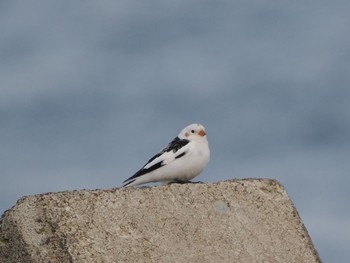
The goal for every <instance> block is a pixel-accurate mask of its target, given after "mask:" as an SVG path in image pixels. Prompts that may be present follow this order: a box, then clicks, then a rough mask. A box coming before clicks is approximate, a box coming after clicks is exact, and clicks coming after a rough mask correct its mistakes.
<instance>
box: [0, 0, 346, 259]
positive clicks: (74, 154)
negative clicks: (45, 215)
mask: <svg viewBox="0 0 350 263" xmlns="http://www.w3.org/2000/svg"><path fill="white" fill-rule="evenodd" d="M349 11H350V2H349V1H345V0H343V1H338V0H335V1H332V2H329V1H292V2H286V1H277V0H276V1H267V2H261V1H257V0H252V1H236V0H235V1H214V2H213V1H191V0H186V1H182V0H177V1H158V0H153V1H130V0H128V1H107V0H101V1H94V2H93V1H68V0H62V1H47V0H45V1H44V0H43V1H8V0H7V1H6V0H4V1H1V2H0V89H1V96H0V146H1V147H0V180H1V184H0V213H2V212H3V211H4V210H6V209H9V208H10V207H11V206H13V205H14V204H15V202H16V200H18V199H19V198H20V197H22V196H24V195H32V194H37V193H44V192H52V191H64V190H73V189H96V188H112V187H119V186H120V185H121V182H122V181H123V180H124V179H126V178H128V177H129V176H131V175H132V174H133V173H134V172H136V171H137V170H138V169H139V168H140V167H141V166H142V165H143V164H144V163H145V162H146V161H147V160H148V159H149V158H150V157H151V156H152V155H153V154H155V153H156V152H157V151H158V150H160V149H161V148H162V147H164V146H165V145H166V144H167V143H168V142H169V140H171V139H172V138H173V137H175V136H176V135H177V134H178V132H179V131H180V130H181V129H182V128H183V127H184V126H186V125H188V124H190V123H193V122H199V123H202V124H203V125H204V126H205V127H206V129H207V133H208V139H209V143H210V147H211V152H212V155H211V156H212V157H211V162H210V164H209V166H208V167H207V169H206V170H205V171H204V172H203V174H202V175H201V176H200V177H198V180H201V181H207V182H215V181H220V180H226V179H232V178H247V177H257V178H274V179H277V180H278V181H279V182H281V183H282V184H283V185H284V186H285V187H286V189H287V191H288V193H289V195H290V196H291V198H292V199H293V201H294V203H295V205H296V207H297V209H298V211H299V213H300V216H301V217H302V219H303V221H304V223H305V225H306V227H307V229H308V231H309V233H310V235H311V237H312V239H313V242H314V244H315V246H316V248H317V250H318V251H319V253H320V255H321V257H322V259H323V260H324V261H325V262H344V263H345V262H350V255H349V249H348V244H349V243H350V210H349V204H348V203H349V200H350V192H349V190H348V186H349V184H350V177H349V171H350V162H349V156H350V121H349V119H350V103H349V101H350V87H349V83H350V81H349V80H350V67H349V61H350V45H349V43H350V16H349Z"/></svg>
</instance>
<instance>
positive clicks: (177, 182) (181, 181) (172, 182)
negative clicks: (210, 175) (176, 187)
mask: <svg viewBox="0 0 350 263" xmlns="http://www.w3.org/2000/svg"><path fill="white" fill-rule="evenodd" d="M168 184H203V182H201V181H198V182H191V181H184V180H179V179H176V180H173V181H170V182H169V183H168Z"/></svg>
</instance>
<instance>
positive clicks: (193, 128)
mask: <svg viewBox="0 0 350 263" xmlns="http://www.w3.org/2000/svg"><path fill="white" fill-rule="evenodd" d="M178 137H179V138H180V139H187V140H190V141H191V140H194V141H203V140H204V141H206V140H207V134H206V132H205V128H204V126H203V125H200V124H197V123H194V124H191V125H188V126H187V127H185V128H184V129H183V130H182V131H181V132H180V134H179V136H178Z"/></svg>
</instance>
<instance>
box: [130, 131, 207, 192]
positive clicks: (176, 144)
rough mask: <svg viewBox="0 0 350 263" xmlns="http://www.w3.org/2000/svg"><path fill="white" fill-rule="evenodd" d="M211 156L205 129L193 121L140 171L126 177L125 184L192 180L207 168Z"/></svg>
mask: <svg viewBox="0 0 350 263" xmlns="http://www.w3.org/2000/svg"><path fill="white" fill-rule="evenodd" d="M209 158H210V150H209V146H208V141H207V135H206V133H205V128H204V127H203V126H202V125H200V124H191V125H189V126H187V127H186V128H184V129H183V130H182V131H181V132H180V133H179V135H178V136H177V137H175V139H174V140H172V141H171V142H170V143H169V144H168V146H167V147H165V148H164V149H163V150H161V151H160V152H159V153H158V154H156V155H154V156H153V157H152V158H151V159H150V160H149V161H148V162H147V163H146V164H145V165H144V166H143V167H142V168H141V169H140V170H139V171H137V172H136V173H135V174H134V175H133V176H131V177H130V178H128V179H127V180H125V181H124V182H123V183H124V185H123V186H135V185H140V184H145V183H151V182H163V183H169V182H178V183H184V182H188V181H190V180H191V179H193V178H194V177H196V176H197V175H199V174H200V173H201V172H202V171H203V169H204V167H205V166H206V165H207V164H208V162H209Z"/></svg>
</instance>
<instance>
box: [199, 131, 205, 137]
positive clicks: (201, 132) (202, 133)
mask: <svg viewBox="0 0 350 263" xmlns="http://www.w3.org/2000/svg"><path fill="white" fill-rule="evenodd" d="M198 135H200V136H202V137H204V136H205V135H207V134H206V133H205V131H204V130H200V131H199V132H198Z"/></svg>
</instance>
